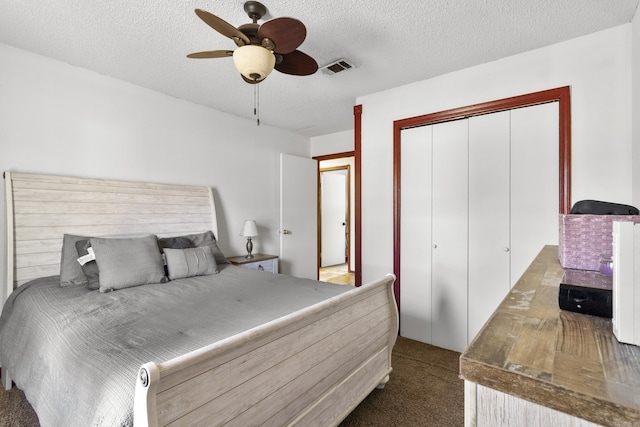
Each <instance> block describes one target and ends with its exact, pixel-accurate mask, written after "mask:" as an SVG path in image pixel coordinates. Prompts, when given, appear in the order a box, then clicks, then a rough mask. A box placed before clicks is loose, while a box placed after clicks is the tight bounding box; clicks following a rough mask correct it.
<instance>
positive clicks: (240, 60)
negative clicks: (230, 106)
mask: <svg viewBox="0 0 640 427" xmlns="http://www.w3.org/2000/svg"><path fill="white" fill-rule="evenodd" d="M233 63H234V64H235V66H236V68H237V69H238V71H239V72H240V74H242V75H243V76H245V77H246V78H247V79H249V80H256V81H261V80H264V79H265V78H267V76H268V75H269V73H271V71H273V67H274V66H275V65H276V56H275V55H274V54H273V52H271V51H270V50H268V49H265V48H264V47H262V46H255V45H250V44H248V45H245V46H241V47H239V48H237V49H236V50H234V51H233Z"/></svg>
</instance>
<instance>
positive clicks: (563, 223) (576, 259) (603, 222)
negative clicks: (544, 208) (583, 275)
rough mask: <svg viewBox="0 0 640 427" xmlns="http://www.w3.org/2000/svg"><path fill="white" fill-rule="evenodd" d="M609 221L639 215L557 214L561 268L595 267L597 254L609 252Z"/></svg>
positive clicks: (630, 219)
mask: <svg viewBox="0 0 640 427" xmlns="http://www.w3.org/2000/svg"><path fill="white" fill-rule="evenodd" d="M613 221H632V222H640V215H572V214H569V215H565V214H560V220H559V223H560V235H559V239H558V259H559V260H560V264H561V265H562V267H564V268H574V269H578V270H596V271H597V270H598V269H599V267H600V265H599V260H600V255H612V253H613V245H612V240H613V238H612V235H611V232H612V229H613Z"/></svg>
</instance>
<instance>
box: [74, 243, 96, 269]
mask: <svg viewBox="0 0 640 427" xmlns="http://www.w3.org/2000/svg"><path fill="white" fill-rule="evenodd" d="M87 252H89V253H88V254H86V255H84V256H81V257H80V258H78V262H79V263H80V265H85V264H86V263H88V262H89V261H93V260H95V259H96V254H94V253H93V248H92V247H91V246H89V248H88V249H87Z"/></svg>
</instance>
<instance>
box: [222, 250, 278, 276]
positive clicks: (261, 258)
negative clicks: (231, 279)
mask: <svg viewBox="0 0 640 427" xmlns="http://www.w3.org/2000/svg"><path fill="white" fill-rule="evenodd" d="M227 260H228V261H229V262H230V263H231V264H233V265H237V266H238V267H243V268H250V269H252V270H260V271H269V272H271V273H277V272H278V256H277V255H269V254H254V255H253V258H245V257H244V256H234V257H231V258H227Z"/></svg>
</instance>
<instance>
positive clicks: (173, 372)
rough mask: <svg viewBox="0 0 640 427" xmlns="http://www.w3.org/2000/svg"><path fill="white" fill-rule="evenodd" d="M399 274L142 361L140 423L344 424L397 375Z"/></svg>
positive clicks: (138, 389)
mask: <svg viewBox="0 0 640 427" xmlns="http://www.w3.org/2000/svg"><path fill="white" fill-rule="evenodd" d="M394 280H395V276H393V275H387V276H386V277H385V278H383V279H380V280H377V281H374V282H371V283H369V284H366V285H363V286H361V287H359V288H356V289H354V290H352V291H349V292H347V293H344V294H342V295H339V296H336V297H334V298H331V299H329V300H326V301H323V302H320V303H318V304H315V305H313V306H310V307H307V308H305V309H303V310H300V311H297V312H295V313H292V314H290V315H288V316H285V317H282V318H280V319H277V320H275V321H272V322H269V323H266V324H264V325H261V326H259V327H256V328H254V329H251V330H249V331H246V332H243V333H241V334H238V335H235V336H233V337H230V338H228V339H225V340H222V341H220V342H217V343H215V344H212V345H210V346H207V347H204V348H202V349H199V350H196V351H193V352H191V353H188V354H186V355H183V356H179V357H177V358H175V359H172V360H169V361H167V362H165V363H162V364H155V363H153V362H150V363H146V364H144V365H143V366H142V367H141V368H140V371H139V375H138V379H137V382H136V391H135V408H134V420H135V421H134V422H135V426H136V427H139V426H165V425H189V426H194V425H207V426H213V425H225V424H228V425H238V426H252V425H260V426H283V425H295V424H299V425H303V426H316V425H317V426H330V425H337V424H339V423H340V422H341V421H342V420H343V419H344V418H345V417H346V416H347V415H348V414H349V413H350V412H351V411H352V410H353V409H354V408H355V407H356V406H357V405H358V404H359V403H360V402H361V401H362V400H363V399H364V398H365V397H367V395H368V394H369V393H370V392H371V391H372V390H373V389H374V388H376V387H378V386H384V384H385V383H386V382H387V381H388V379H389V373H390V372H391V351H392V349H393V345H394V344H395V341H396V337H397V334H398V312H397V308H396V303H395V300H394V296H393V282H394Z"/></svg>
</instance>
